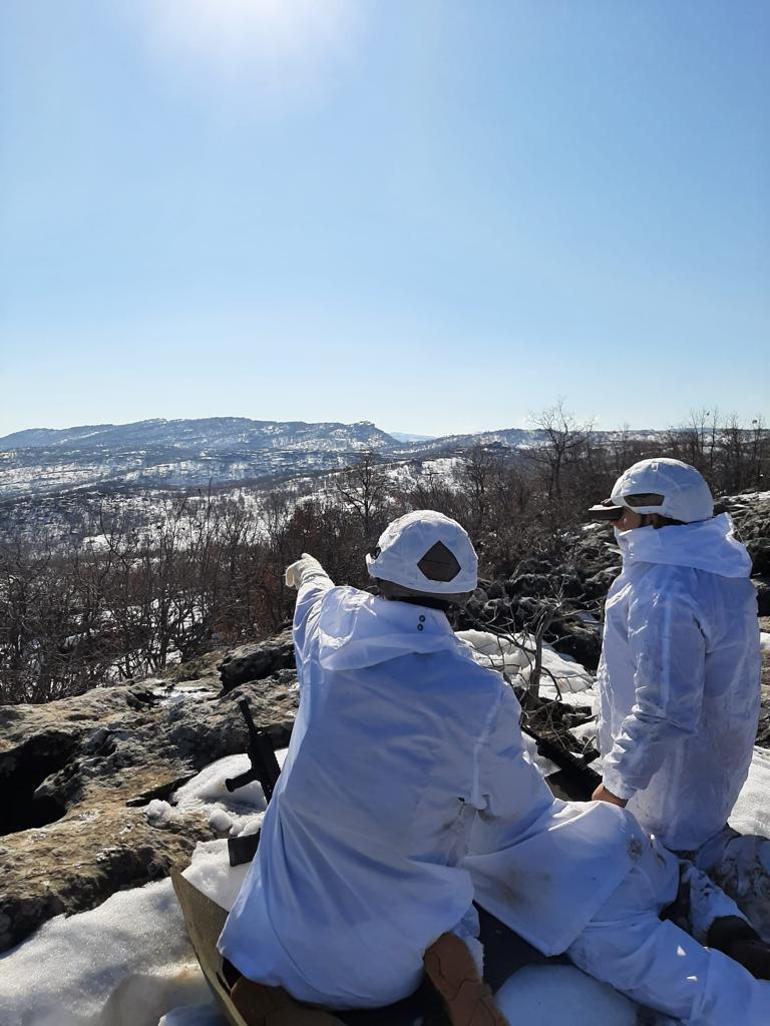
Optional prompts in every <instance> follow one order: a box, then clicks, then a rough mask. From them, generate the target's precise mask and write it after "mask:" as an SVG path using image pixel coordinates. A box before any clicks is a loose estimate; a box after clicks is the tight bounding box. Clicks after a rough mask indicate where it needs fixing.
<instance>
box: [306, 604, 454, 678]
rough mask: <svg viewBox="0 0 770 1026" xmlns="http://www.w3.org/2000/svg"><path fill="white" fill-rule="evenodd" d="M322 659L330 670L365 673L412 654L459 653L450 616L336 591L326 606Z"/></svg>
mask: <svg viewBox="0 0 770 1026" xmlns="http://www.w3.org/2000/svg"><path fill="white" fill-rule="evenodd" d="M318 626H319V659H320V663H321V666H322V667H323V668H324V669H325V670H360V669H363V668H364V667H366V666H375V665H376V664H377V663H384V662H386V661H387V660H388V659H397V658H398V657H399V656H404V655H409V654H412V653H418V654H425V653H428V652H439V651H442V650H443V649H458V648H460V647H461V646H460V645H459V643H458V642H457V640H456V638H455V636H454V633H453V632H452V628H451V627H450V625H449V621H448V620H447V618H446V616H445V615H444V614H443V613H441V612H439V611H438V610H436V609H429V608H428V607H427V606H418V605H413V604H412V603H407V602H392V601H390V600H389V599H383V598H377V597H376V596H374V595H369V594H367V593H366V592H364V591H358V590H357V589H356V588H333V589H332V590H331V591H329V592H327V593H326V595H325V596H324V599H323V602H322V604H321V615H320V618H319V622H318Z"/></svg>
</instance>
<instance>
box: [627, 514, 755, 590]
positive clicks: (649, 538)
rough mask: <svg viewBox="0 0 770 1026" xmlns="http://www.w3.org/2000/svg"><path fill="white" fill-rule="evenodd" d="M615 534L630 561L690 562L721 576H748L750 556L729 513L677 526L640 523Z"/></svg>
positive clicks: (689, 563)
mask: <svg viewBox="0 0 770 1026" xmlns="http://www.w3.org/2000/svg"><path fill="white" fill-rule="evenodd" d="M615 538H616V540H617V543H618V545H619V546H620V551H621V553H622V555H623V562H624V564H625V565H628V564H629V563H663V564H666V565H668V566H689V567H692V568H693V569H694V570H706V571H707V572H708V573H710V574H719V575H720V576H721V577H749V576H750V575H751V556H750V555H749V554H748V552H747V551H746V546H745V545H742V544H741V542H739V541H738V539H737V538H736V537H735V533H734V530H733V522H732V520H731V519H730V516H729V514H727V513H722V514H721V515H720V516H718V517H713V518H712V519H710V520H700V521H698V522H697V523H694V524H682V525H681V526H676V527H663V528H660V529H659V530H656V529H655V528H654V527H638V528H636V529H635V530H632V531H617V530H616V531H615Z"/></svg>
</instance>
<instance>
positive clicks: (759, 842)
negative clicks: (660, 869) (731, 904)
mask: <svg viewBox="0 0 770 1026" xmlns="http://www.w3.org/2000/svg"><path fill="white" fill-rule="evenodd" d="M686 857H687V858H688V859H690V861H691V862H693V863H694V864H695V865H696V866H697V867H698V869H700V870H702V871H703V872H704V873H706V874H707V875H708V876H709V877H710V878H711V879H712V880H713V881H714V882H715V883H716V884H717V885H718V886H719V887H721V888H722V890H723V891H724V892H725V893H726V894H728V895H729V896H730V897H731V898H732V899H733V901H735V903H736V905H737V906H738V908H740V910H741V911H742V912H743V913H744V915H745V916H746V918H747V919H748V921H749V922H750V923H751V925H752V926H753V927H754V929H755V930H756V931H757V933H758V934H760V936H761V937H762V939H763V940H765V941H767V942H768V943H770V840H768V839H767V838H766V837H752V836H748V835H747V836H744V835H743V834H739V833H737V831H735V830H733V829H732V828H731V827H725V828H724V830H722V831H721V832H720V833H718V834H717V835H716V837H713V838H712V839H711V840H710V841H707V842H706V844H704V845H703V846H702V847H701V848H699V849H698V851H696V852H692V853H687V855H686Z"/></svg>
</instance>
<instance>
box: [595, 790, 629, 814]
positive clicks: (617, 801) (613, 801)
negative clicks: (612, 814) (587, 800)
mask: <svg viewBox="0 0 770 1026" xmlns="http://www.w3.org/2000/svg"><path fill="white" fill-rule="evenodd" d="M591 800H592V801H594V802H609V804H610V805H619V806H620V808H621V809H625V807H626V805H628V799H627V798H618V796H617V795H616V794H613V793H612V791H608V790H607V788H606V787H605V786H604V784H599V786H598V787H597V788H596V790H595V791H594V793H593V794H592V795H591Z"/></svg>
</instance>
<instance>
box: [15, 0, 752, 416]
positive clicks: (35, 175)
mask: <svg viewBox="0 0 770 1026" xmlns="http://www.w3.org/2000/svg"><path fill="white" fill-rule="evenodd" d="M769 48H770V5H768V4H767V3H766V2H765V0H757V2H754V0H740V2H737V3H736V2H735V0H720V2H714V0H680V2H678V3H671V2H670V0H645V2H644V3H638V2H633V0H484V2H483V3H482V2H477V0H443V2H442V0H379V2H376V0H186V2H185V3H181V2H180V0H132V3H131V4H127V3H125V2H123V0H67V3H61V0H36V2H35V3H30V2H29V0H5V2H4V3H3V4H2V6H0V381H1V382H2V395H3V401H2V403H0V434H4V433H6V432H10V431H13V430H17V429H20V428H25V427H32V426H50V427H62V426H66V425H72V424H80V423H97V422H122V421H129V420H138V419H142V418H145V417H169V418H171V417H196V416H216V415H238V416H249V417H254V418H256V419H284V420H289V419H297V420H308V421H314V420H343V421H353V420H362V419H366V420H373V421H375V422H376V423H377V424H378V425H380V426H381V427H384V428H386V429H390V430H401V431H414V432H422V433H425V434H444V433H450V432H460V431H469V430H481V429H491V428H498V427H507V426H516V425H526V423H527V422H528V417H530V415H531V414H533V413H536V412H537V411H538V410H540V409H542V408H544V407H546V406H548V405H551V404H552V403H553V402H554V401H555V400H556V399H558V398H560V397H563V398H564V401H565V405H566V406H567V408H568V409H570V410H572V411H573V412H574V413H575V414H576V415H577V416H578V417H579V418H582V419H595V420H596V421H597V425H598V426H600V427H607V428H611V427H615V426H620V425H622V424H623V423H629V424H631V425H633V426H657V427H664V426H667V425H670V424H673V423H677V422H680V421H682V420H684V419H685V418H686V417H687V415H688V412H689V411H690V410H691V409H693V408H698V407H702V406H707V407H710V408H713V406H714V405H718V407H719V408H720V410H722V411H723V412H724V413H732V412H735V413H737V414H738V415H740V416H742V417H745V418H750V417H752V416H754V415H755V414H757V413H762V414H765V415H767V414H768V413H769V412H770V402H769V401H768V400H769V398H770V370H769V369H768V368H770V358H769V357H770V118H769V117H768V97H769V96H770V62H768V60H767V53H768V50H769Z"/></svg>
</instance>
